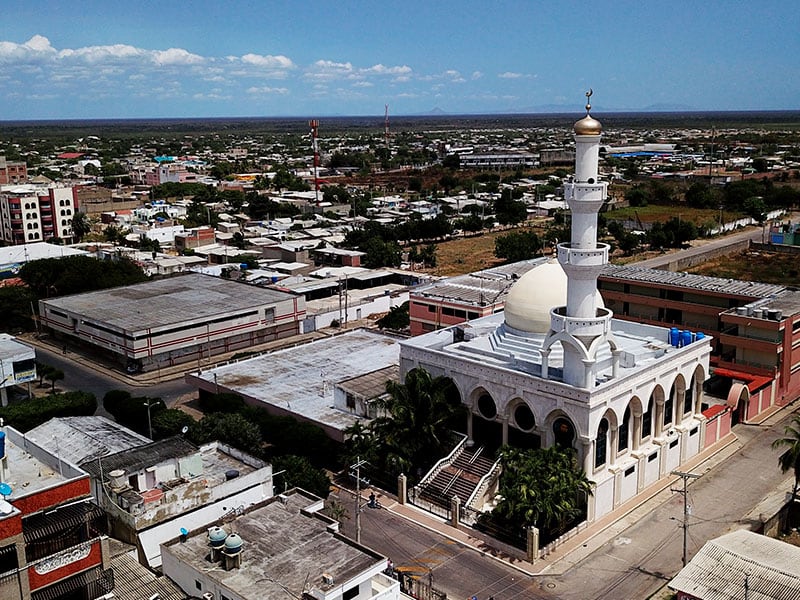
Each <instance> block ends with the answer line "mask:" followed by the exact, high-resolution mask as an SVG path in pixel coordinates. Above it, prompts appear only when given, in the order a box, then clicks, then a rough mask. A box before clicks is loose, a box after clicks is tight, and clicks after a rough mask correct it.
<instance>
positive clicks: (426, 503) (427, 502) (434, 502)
mask: <svg viewBox="0 0 800 600" xmlns="http://www.w3.org/2000/svg"><path fill="white" fill-rule="evenodd" d="M408 501H409V502H410V503H411V504H413V505H414V506H416V507H417V508H421V509H422V510H426V511H428V512H429V513H433V514H434V515H438V516H440V517H442V518H444V519H445V520H447V521H449V520H450V498H448V497H447V496H444V495H442V494H439V493H437V492H436V491H435V490H427V491H426V492H424V494H423V493H422V492H421V491H420V489H419V488H416V487H414V488H411V489H410V490H409V491H408Z"/></svg>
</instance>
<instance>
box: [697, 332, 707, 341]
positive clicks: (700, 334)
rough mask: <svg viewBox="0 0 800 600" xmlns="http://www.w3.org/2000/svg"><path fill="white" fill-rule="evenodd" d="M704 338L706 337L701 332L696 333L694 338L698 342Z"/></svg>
mask: <svg viewBox="0 0 800 600" xmlns="http://www.w3.org/2000/svg"><path fill="white" fill-rule="evenodd" d="M705 337H706V334H705V333H703V332H702V331H698V332H697V336H696V338H697V339H698V340H702V339H705Z"/></svg>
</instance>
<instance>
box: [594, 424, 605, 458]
mask: <svg viewBox="0 0 800 600" xmlns="http://www.w3.org/2000/svg"><path fill="white" fill-rule="evenodd" d="M607 448H608V420H607V419H601V420H600V425H599V426H598V428H597V439H596V440H595V442H594V468H595V469H597V468H599V467H602V466H603V465H604V464H606V449H607Z"/></svg>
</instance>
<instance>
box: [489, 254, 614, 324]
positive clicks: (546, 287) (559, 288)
mask: <svg viewBox="0 0 800 600" xmlns="http://www.w3.org/2000/svg"><path fill="white" fill-rule="evenodd" d="M566 303H567V274H566V273H564V269H562V268H561V265H560V264H558V261H557V260H555V259H552V260H549V261H547V262H545V263H542V264H540V265H538V266H536V267H534V268H533V269H531V270H530V271H528V272H527V273H525V275H523V276H522V277H520V279H519V281H517V282H516V283H515V284H514V285H513V286H511V289H510V290H509V291H508V296H506V303H505V321H506V324H507V325H508V326H509V327H511V328H513V329H516V330H517V331H523V332H526V333H540V334H542V335H544V334H546V333H547V332H548V331H549V330H550V310H551V309H553V308H555V307H556V306H565V305H566ZM595 305H596V306H598V307H602V306H603V299H602V298H601V297H600V293H599V292H595Z"/></svg>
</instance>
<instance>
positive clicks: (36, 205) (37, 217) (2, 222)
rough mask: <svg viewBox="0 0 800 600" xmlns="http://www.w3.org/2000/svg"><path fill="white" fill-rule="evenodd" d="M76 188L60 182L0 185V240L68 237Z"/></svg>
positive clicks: (70, 233)
mask: <svg viewBox="0 0 800 600" xmlns="http://www.w3.org/2000/svg"><path fill="white" fill-rule="evenodd" d="M77 211H78V195H77V192H76V188H74V187H68V186H62V185H49V186H40V185H31V184H22V185H8V186H0V239H2V241H3V242H5V243H6V244H25V243H28V242H43V241H47V240H49V239H52V238H61V239H63V240H66V241H71V240H72V219H73V217H74V216H75V213H76V212H77Z"/></svg>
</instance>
